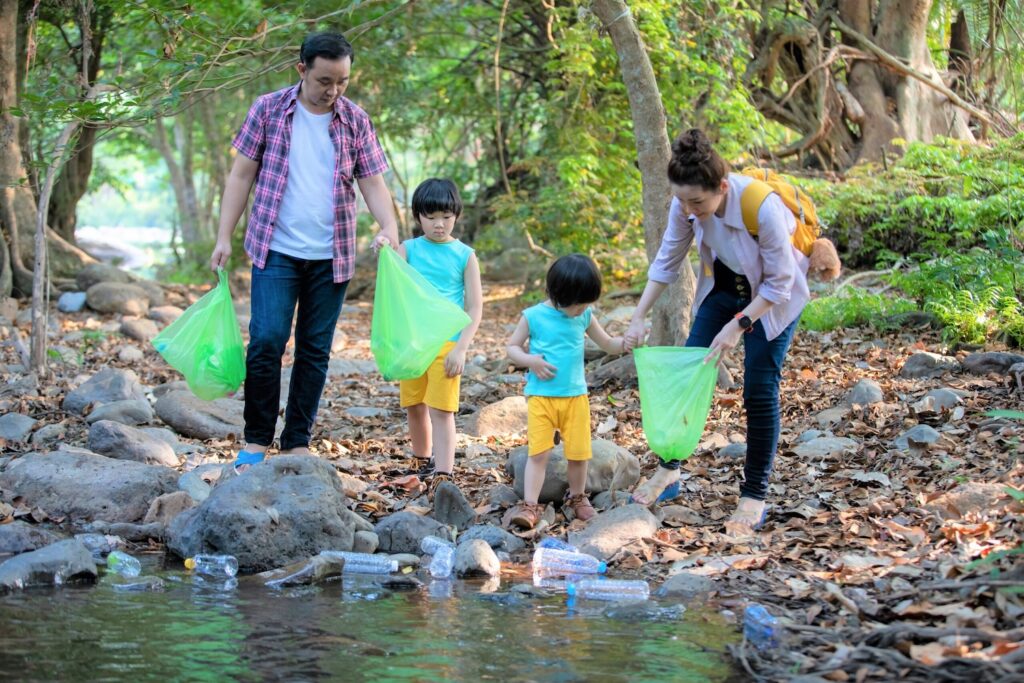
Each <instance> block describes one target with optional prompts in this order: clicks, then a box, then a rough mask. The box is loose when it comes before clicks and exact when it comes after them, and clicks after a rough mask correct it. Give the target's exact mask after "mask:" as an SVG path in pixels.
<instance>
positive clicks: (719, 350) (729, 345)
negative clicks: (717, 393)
mask: <svg viewBox="0 0 1024 683" xmlns="http://www.w3.org/2000/svg"><path fill="white" fill-rule="evenodd" d="M742 336H743V328H742V327H740V324H739V322H738V321H736V320H730V321H729V322H727V323H726V324H725V327H723V328H722V330H721V331H720V332H719V333H718V334H716V335H715V338H714V339H712V340H711V350H710V351H709V352H708V355H706V356H704V362H705V363H707V362H708V361H710V360H713V359H714V357H715V355H716V354H717V355H718V362H717V365H718V367H722V363H723V362H724V361H725V357H726V355H727V354H728V353H729V352H730V351H732V350H733V349H734V348H736V345H737V344H739V343H740V337H742Z"/></svg>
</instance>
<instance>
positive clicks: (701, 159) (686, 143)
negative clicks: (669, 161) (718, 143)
mask: <svg viewBox="0 0 1024 683" xmlns="http://www.w3.org/2000/svg"><path fill="white" fill-rule="evenodd" d="M713 154H714V148H713V147H712V146H711V141H710V140H708V136H707V135H705V134H704V131H702V130H700V129H699V128H691V129H690V130H688V131H686V132H685V133H683V134H681V135H680V136H679V137H677V138H676V139H675V142H673V143H672V156H674V157H675V158H676V159H677V160H678V161H679V162H680V163H682V164H685V165H693V166H698V165H701V164H706V163H708V162H709V161H711V156H712V155H713Z"/></svg>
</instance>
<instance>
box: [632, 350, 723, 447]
mask: <svg viewBox="0 0 1024 683" xmlns="http://www.w3.org/2000/svg"><path fill="white" fill-rule="evenodd" d="M708 351H709V349H705V348H700V347H695V346H691V347H682V346H644V347H640V348H638V349H635V350H634V351H633V361H634V362H635V363H636V375H637V380H638V381H639V383H640V412H641V413H642V415H643V424H644V434H646V435H647V443H648V445H649V446H650V447H651V450H652V451H654V452H655V453H657V454H658V455H659V456H660V457H661V458H662V459H663V460H685V459H686V458H689V457H690V456H691V455H693V451H694V450H695V449H696V448H697V444H698V443H699V442H700V437H701V435H702V434H703V433H704V425H705V424H706V423H707V421H708V411H709V410H710V409H711V397H712V396H713V394H714V393H715V382H716V381H717V380H718V370H717V368H716V367H715V363H714V362H708V363H707V364H704V362H703V361H704V357H705V356H707V355H708Z"/></svg>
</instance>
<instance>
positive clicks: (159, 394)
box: [153, 379, 189, 398]
mask: <svg viewBox="0 0 1024 683" xmlns="http://www.w3.org/2000/svg"><path fill="white" fill-rule="evenodd" d="M172 391H185V392H187V391H189V388H188V382H186V381H185V380H183V379H179V380H176V381H174V382H167V383H165V384H160V385H158V386H155V387H153V398H163V397H164V396H166V395H167V394H169V393H171V392H172Z"/></svg>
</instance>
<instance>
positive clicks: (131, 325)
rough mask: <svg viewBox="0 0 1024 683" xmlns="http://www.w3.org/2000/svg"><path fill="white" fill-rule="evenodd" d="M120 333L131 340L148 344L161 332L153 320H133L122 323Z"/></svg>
mask: <svg viewBox="0 0 1024 683" xmlns="http://www.w3.org/2000/svg"><path fill="white" fill-rule="evenodd" d="M120 332H121V334H123V335H124V336H126V337H128V338H130V339H135V340H136V341H141V342H146V341H149V340H150V339H152V338H153V337H155V336H156V335H157V334H159V333H160V330H158V329H157V327H156V323H155V322H153V321H152V320H148V319H143V318H133V319H129V320H124V321H122V322H121V330H120Z"/></svg>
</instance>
